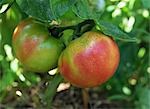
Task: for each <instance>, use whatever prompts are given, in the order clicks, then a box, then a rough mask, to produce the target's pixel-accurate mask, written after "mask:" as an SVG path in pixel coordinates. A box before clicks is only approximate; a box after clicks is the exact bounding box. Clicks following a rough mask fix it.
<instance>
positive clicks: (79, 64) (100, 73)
mask: <svg viewBox="0 0 150 109" xmlns="http://www.w3.org/2000/svg"><path fill="white" fill-rule="evenodd" d="M119 60H120V53H119V49H118V46H117V44H116V43H115V42H114V41H113V40H112V39H111V38H110V37H108V36H105V35H103V34H101V33H98V32H86V33H84V34H83V35H82V36H81V37H80V38H77V39H75V40H74V41H72V42H71V43H70V44H69V45H68V47H67V48H66V49H65V50H64V51H63V52H62V54H61V56H60V58H59V63H58V66H59V71H60V73H61V74H62V75H63V77H64V78H65V79H66V80H68V81H69V82H70V83H72V84H73V85H75V86H77V87H80V88H88V87H95V86H98V85H100V84H102V83H104V82H105V81H107V80H108V79H109V78H110V77H111V76H112V75H113V74H114V73H115V71H116V69H117V67H118V64H119Z"/></svg>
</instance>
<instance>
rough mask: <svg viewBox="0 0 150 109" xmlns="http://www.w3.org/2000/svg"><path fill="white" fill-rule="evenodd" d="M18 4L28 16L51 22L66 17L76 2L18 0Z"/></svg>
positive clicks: (64, 0)
mask: <svg viewBox="0 0 150 109" xmlns="http://www.w3.org/2000/svg"><path fill="white" fill-rule="evenodd" d="M16 2H17V3H18V5H19V6H20V8H21V9H22V11H24V12H25V13H26V14H28V15H30V16H32V17H35V18H36V19H39V20H42V21H46V22H50V21H52V20H56V19H57V18H58V17H60V16H62V15H64V14H65V13H66V12H67V11H68V10H69V9H70V8H71V7H72V5H73V4H74V3H75V2H76V0H16Z"/></svg>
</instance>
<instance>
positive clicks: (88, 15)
mask: <svg viewBox="0 0 150 109" xmlns="http://www.w3.org/2000/svg"><path fill="white" fill-rule="evenodd" d="M72 9H73V11H74V13H75V14H76V15H77V16H79V17H80V18H82V19H94V20H97V19H99V18H100V16H101V14H102V13H101V12H97V11H96V10H94V9H92V8H91V7H90V5H89V2H88V1H87V0H78V1H77V2H76V3H75V4H74V6H73V8H72Z"/></svg>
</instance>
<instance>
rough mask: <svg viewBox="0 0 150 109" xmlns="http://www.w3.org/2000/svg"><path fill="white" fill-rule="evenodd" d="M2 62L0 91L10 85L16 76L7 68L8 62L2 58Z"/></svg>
mask: <svg viewBox="0 0 150 109" xmlns="http://www.w3.org/2000/svg"><path fill="white" fill-rule="evenodd" d="M0 64H2V71H3V76H2V79H1V80H0V92H2V91H4V90H5V89H6V88H7V87H8V86H11V85H12V83H13V82H14V80H15V78H16V74H15V73H14V72H13V71H12V70H10V69H9V62H7V61H6V60H3V61H2V62H1V63H0Z"/></svg>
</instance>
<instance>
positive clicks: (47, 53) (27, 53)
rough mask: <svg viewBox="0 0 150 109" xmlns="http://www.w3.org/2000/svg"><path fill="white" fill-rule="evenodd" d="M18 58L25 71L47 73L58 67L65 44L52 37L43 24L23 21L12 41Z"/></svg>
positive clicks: (16, 29)
mask: <svg viewBox="0 0 150 109" xmlns="http://www.w3.org/2000/svg"><path fill="white" fill-rule="evenodd" d="M12 40H13V41H12V44H13V49H14V52H15V54H16V57H17V58H18V59H19V60H20V62H21V63H22V64H23V66H24V67H25V69H27V70H28V71H33V72H47V71H48V70H50V69H52V68H54V67H56V66H57V61H58V58H59V55H60V53H61V51H62V50H63V47H64V45H63V43H62V42H61V41H60V40H58V39H56V38H54V37H52V36H50V35H49V32H48V29H47V27H46V26H45V25H43V24H42V23H40V22H38V21H35V20H33V19H31V18H28V19H25V20H23V21H22V22H21V23H20V24H19V25H18V26H17V27H16V28H15V30H14V34H13V39H12Z"/></svg>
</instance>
